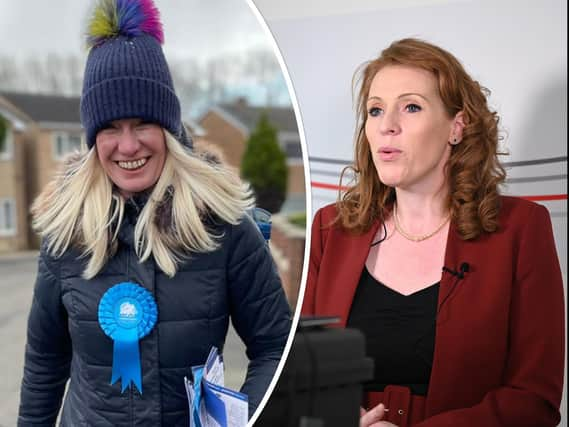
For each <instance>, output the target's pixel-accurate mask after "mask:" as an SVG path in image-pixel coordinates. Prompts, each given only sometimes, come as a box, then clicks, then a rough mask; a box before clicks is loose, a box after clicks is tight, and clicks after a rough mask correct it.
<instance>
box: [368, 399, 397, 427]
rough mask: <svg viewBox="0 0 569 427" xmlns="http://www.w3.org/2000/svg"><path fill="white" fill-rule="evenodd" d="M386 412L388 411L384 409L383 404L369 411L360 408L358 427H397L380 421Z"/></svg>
mask: <svg viewBox="0 0 569 427" xmlns="http://www.w3.org/2000/svg"><path fill="white" fill-rule="evenodd" d="M386 411H388V409H385V405H384V404H383V403H380V404H379V405H377V406H376V407H375V408H372V409H370V410H369V411H366V410H365V409H364V408H360V427H397V426H396V425H395V424H393V423H390V422H389V421H381V420H382V418H383V417H384V416H385V412H386Z"/></svg>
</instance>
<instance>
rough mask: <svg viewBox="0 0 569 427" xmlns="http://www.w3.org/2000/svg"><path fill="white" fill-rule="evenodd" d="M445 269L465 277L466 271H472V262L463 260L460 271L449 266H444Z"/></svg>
mask: <svg viewBox="0 0 569 427" xmlns="http://www.w3.org/2000/svg"><path fill="white" fill-rule="evenodd" d="M443 271H446V272H447V273H450V274H452V275H453V276H455V277H458V278H459V279H464V273H468V272H469V271H470V264H468V263H467V262H463V263H462V264H460V268H459V271H456V270H452V269H450V268H448V267H443Z"/></svg>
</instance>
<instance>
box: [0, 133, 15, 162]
mask: <svg viewBox="0 0 569 427" xmlns="http://www.w3.org/2000/svg"><path fill="white" fill-rule="evenodd" d="M13 151H14V132H12V127H11V126H10V125H8V126H7V127H6V135H5V137H4V141H3V142H2V143H0V160H10V159H11V158H12V153H13Z"/></svg>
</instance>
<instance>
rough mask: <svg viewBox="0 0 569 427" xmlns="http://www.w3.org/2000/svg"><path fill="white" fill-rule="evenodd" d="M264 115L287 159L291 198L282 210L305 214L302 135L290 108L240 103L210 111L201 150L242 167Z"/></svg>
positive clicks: (198, 139) (203, 125)
mask: <svg viewBox="0 0 569 427" xmlns="http://www.w3.org/2000/svg"><path fill="white" fill-rule="evenodd" d="M263 113H266V114H267V117H268V119H269V121H270V122H271V124H272V125H273V126H274V127H275V128H276V129H277V131H278V132H277V138H278V142H279V145H280V147H281V149H282V150H283V151H284V153H285V154H286V157H287V166H288V182H287V197H286V200H285V202H284V204H283V206H282V208H281V211H282V212H283V213H287V212H305V211H306V207H305V206H306V195H305V181H304V166H303V162H302V149H301V145H300V135H299V133H298V126H297V124H296V118H295V116H294V110H293V109H292V108H290V107H288V108H283V107H280V108H279V107H271V108H270V109H267V108H265V107H255V106H252V105H249V104H247V102H246V101H245V100H244V99H239V100H237V101H236V102H235V103H232V104H219V105H216V106H214V107H212V108H210V109H209V110H208V111H207V112H206V113H205V114H203V115H202V117H201V119H200V120H198V122H197V125H198V126H199V129H200V131H201V134H202V136H198V137H196V138H195V141H196V142H195V143H196V145H197V146H198V147H199V146H200V145H203V146H205V147H208V146H209V147H211V146H214V147H216V148H217V149H218V150H219V151H220V152H221V153H222V155H223V159H224V160H225V162H226V163H228V164H230V165H231V166H233V167H235V168H239V167H240V165H241V159H242V158H243V154H244V153H245V148H246V147H247V140H248V139H249V136H250V134H251V133H252V132H253V131H254V130H255V127H256V126H257V123H258V122H259V119H260V118H261V115H262V114H263Z"/></svg>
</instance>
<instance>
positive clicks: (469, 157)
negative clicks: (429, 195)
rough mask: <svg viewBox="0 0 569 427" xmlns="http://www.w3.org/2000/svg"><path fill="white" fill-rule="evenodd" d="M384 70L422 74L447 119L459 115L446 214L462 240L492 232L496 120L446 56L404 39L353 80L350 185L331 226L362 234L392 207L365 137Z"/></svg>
mask: <svg viewBox="0 0 569 427" xmlns="http://www.w3.org/2000/svg"><path fill="white" fill-rule="evenodd" d="M388 65H404V66H411V67H417V68H421V69H424V70H427V71H429V72H431V73H433V74H434V76H435V77H436V79H437V81H438V89H439V95H440V97H441V99H442V101H443V104H444V106H445V108H446V111H447V112H448V114H449V117H454V116H455V115H456V114H457V113H458V112H460V111H462V112H463V114H464V122H465V127H464V129H463V134H462V135H463V137H462V141H461V143H460V144H458V145H454V146H453V147H452V151H451V156H450V159H449V161H448V163H447V165H446V169H445V173H446V177H447V181H448V183H449V190H450V191H449V195H448V200H447V203H448V209H449V212H450V215H451V220H452V221H453V223H454V224H456V226H457V229H458V232H459V234H460V236H461V237H462V238H463V239H464V240H468V239H474V238H476V237H477V236H479V235H480V234H482V233H484V232H487V233H490V232H494V231H496V230H497V228H498V213H499V210H500V194H499V186H500V184H501V183H502V182H503V181H504V180H505V178H506V172H505V170H504V168H503V167H502V165H501V164H500V162H499V160H498V155H501V154H504V153H502V152H500V151H499V150H498V143H499V139H500V138H499V135H498V122H499V117H498V115H497V113H496V112H495V111H491V110H490V109H489V107H488V103H487V97H488V95H489V94H490V91H489V90H488V89H486V88H485V87H483V86H481V85H480V84H479V83H478V82H477V81H475V80H473V79H472V78H471V77H470V76H469V75H468V74H467V72H466V71H465V69H464V67H463V66H462V65H461V64H460V62H459V61H458V60H457V59H456V58H455V57H454V56H453V55H451V54H450V53H449V52H447V51H445V50H443V49H441V48H440V47H438V46H435V45H433V44H430V43H427V42H425V41H422V40H418V39H413V38H407V39H402V40H398V41H395V42H393V43H392V44H391V45H390V46H389V47H388V48H386V49H385V50H383V51H382V52H381V55H380V56H379V57H378V58H376V59H374V60H371V61H368V62H366V63H364V64H362V65H361V66H360V67H359V68H358V70H357V71H356V74H355V76H354V87H356V86H357V85H359V91H358V95H357V105H356V123H357V125H356V133H355V156H354V163H353V165H351V166H348V167H346V168H345V169H344V170H343V171H342V176H341V178H340V183H342V180H343V178H344V174H345V173H346V172H347V171H352V173H353V182H352V185H350V186H348V188H347V190H346V191H345V192H341V193H340V196H339V200H338V202H337V203H336V206H337V210H338V216H337V218H336V220H335V221H334V223H337V224H340V225H341V226H342V227H343V228H345V229H347V230H348V231H352V232H355V233H363V232H365V231H367V230H369V229H370V227H371V226H372V224H373V223H374V222H375V221H377V220H378V219H379V220H383V218H386V217H387V216H388V215H389V213H390V212H391V209H392V207H393V202H394V201H395V190H394V188H392V187H389V186H387V185H385V184H383V183H382V182H381V181H380V180H379V176H378V174H377V170H376V169H375V166H374V163H373V159H372V154H371V151H370V148H369V142H368V140H367V137H366V134H365V124H366V120H367V109H366V102H367V98H368V94H369V90H370V87H371V82H372V80H373V78H374V77H375V75H376V74H377V72H378V71H379V70H380V69H382V68H383V67H385V66H388Z"/></svg>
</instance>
